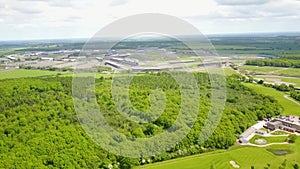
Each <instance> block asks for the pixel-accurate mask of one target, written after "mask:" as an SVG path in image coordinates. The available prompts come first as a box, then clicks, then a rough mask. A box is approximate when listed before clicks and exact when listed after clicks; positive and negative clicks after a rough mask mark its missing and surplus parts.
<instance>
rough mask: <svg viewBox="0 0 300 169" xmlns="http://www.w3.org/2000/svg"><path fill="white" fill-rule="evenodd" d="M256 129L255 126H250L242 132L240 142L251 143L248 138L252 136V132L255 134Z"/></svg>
mask: <svg viewBox="0 0 300 169" xmlns="http://www.w3.org/2000/svg"><path fill="white" fill-rule="evenodd" d="M255 131H256V129H255V128H254V127H250V128H248V129H247V130H246V131H245V132H244V133H242V134H241V135H240V137H239V142H240V143H249V140H247V138H248V137H249V136H251V135H252V134H254V132H255Z"/></svg>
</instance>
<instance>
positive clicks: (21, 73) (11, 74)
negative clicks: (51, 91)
mask: <svg viewBox="0 0 300 169" xmlns="http://www.w3.org/2000/svg"><path fill="white" fill-rule="evenodd" d="M58 74H61V75H71V73H67V72H55V71H47V70H22V69H17V70H8V71H3V72H0V79H12V78H23V77H38V76H56V75H58Z"/></svg>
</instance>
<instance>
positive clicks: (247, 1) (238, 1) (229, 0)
mask: <svg viewBox="0 0 300 169" xmlns="http://www.w3.org/2000/svg"><path fill="white" fill-rule="evenodd" d="M271 1H273V0H216V2H217V3H218V4H220V5H234V6H236V5H261V4H265V3H267V2H271Z"/></svg>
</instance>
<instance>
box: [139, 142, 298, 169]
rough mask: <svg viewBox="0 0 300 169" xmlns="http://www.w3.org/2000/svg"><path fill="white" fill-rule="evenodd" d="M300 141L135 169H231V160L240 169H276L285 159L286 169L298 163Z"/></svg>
mask: <svg viewBox="0 0 300 169" xmlns="http://www.w3.org/2000/svg"><path fill="white" fill-rule="evenodd" d="M267 149H275V150H288V151H291V152H292V153H291V154H287V155H283V156H277V155H274V154H273V153H271V152H269V151H268V150H267ZM299 157H300V140H299V138H298V139H297V141H296V144H284V145H271V146H268V147H249V146H233V147H231V148H230V149H229V150H227V151H215V152H212V153H205V154H200V155H195V156H189V157H184V158H180V159H174V160H169V161H165V162H160V163H154V164H149V165H145V166H142V167H137V168H140V169H142V168H143V169H177V168H180V169H210V168H215V169H233V167H232V166H231V165H230V164H229V162H230V161H231V160H233V161H235V162H236V163H237V164H238V165H240V168H241V169H250V168H251V166H254V167H255V168H256V169H263V168H264V167H266V166H267V164H270V165H271V167H270V168H271V169H273V168H274V169H278V167H279V166H280V165H281V164H282V162H283V161H284V160H285V159H287V166H286V169H289V168H293V167H292V165H293V164H295V163H299V162H300V159H299Z"/></svg>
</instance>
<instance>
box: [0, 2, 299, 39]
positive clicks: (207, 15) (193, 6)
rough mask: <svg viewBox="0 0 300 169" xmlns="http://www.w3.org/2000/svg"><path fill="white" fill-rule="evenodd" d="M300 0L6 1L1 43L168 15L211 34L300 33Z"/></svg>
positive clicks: (81, 33)
mask: <svg viewBox="0 0 300 169" xmlns="http://www.w3.org/2000/svg"><path fill="white" fill-rule="evenodd" d="M299 11H300V1H298V0H272V1H271V0H202V1H199V0H185V1H174V0H163V1H162V0H151V1H149V0H101V1H99V0H84V1H82V0H72V1H62V0H10V1H7V0H0V18H1V20H0V39H18V38H23V39H31V38H34V39H39V38H52V37H53V38H57V37H61V38H68V37H70V38H72V37H89V36H92V35H93V34H94V33H96V32H97V31H98V30H99V29H100V28H102V27H103V26H105V25H106V24H109V23H110V22H113V21H115V20H117V19H120V18H122V17H125V16H130V15H133V14H139V13H163V14H169V15H173V16H177V17H179V18H183V19H185V20H187V21H189V22H191V23H192V24H194V25H196V26H197V27H198V28H199V29H200V30H201V31H204V32H205V33H227V32H249V31H250V32H251V31H258V32H266V31H280V32H283V31H295V30H300V23H299V22H300V21H299V20H300V12H299Z"/></svg>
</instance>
